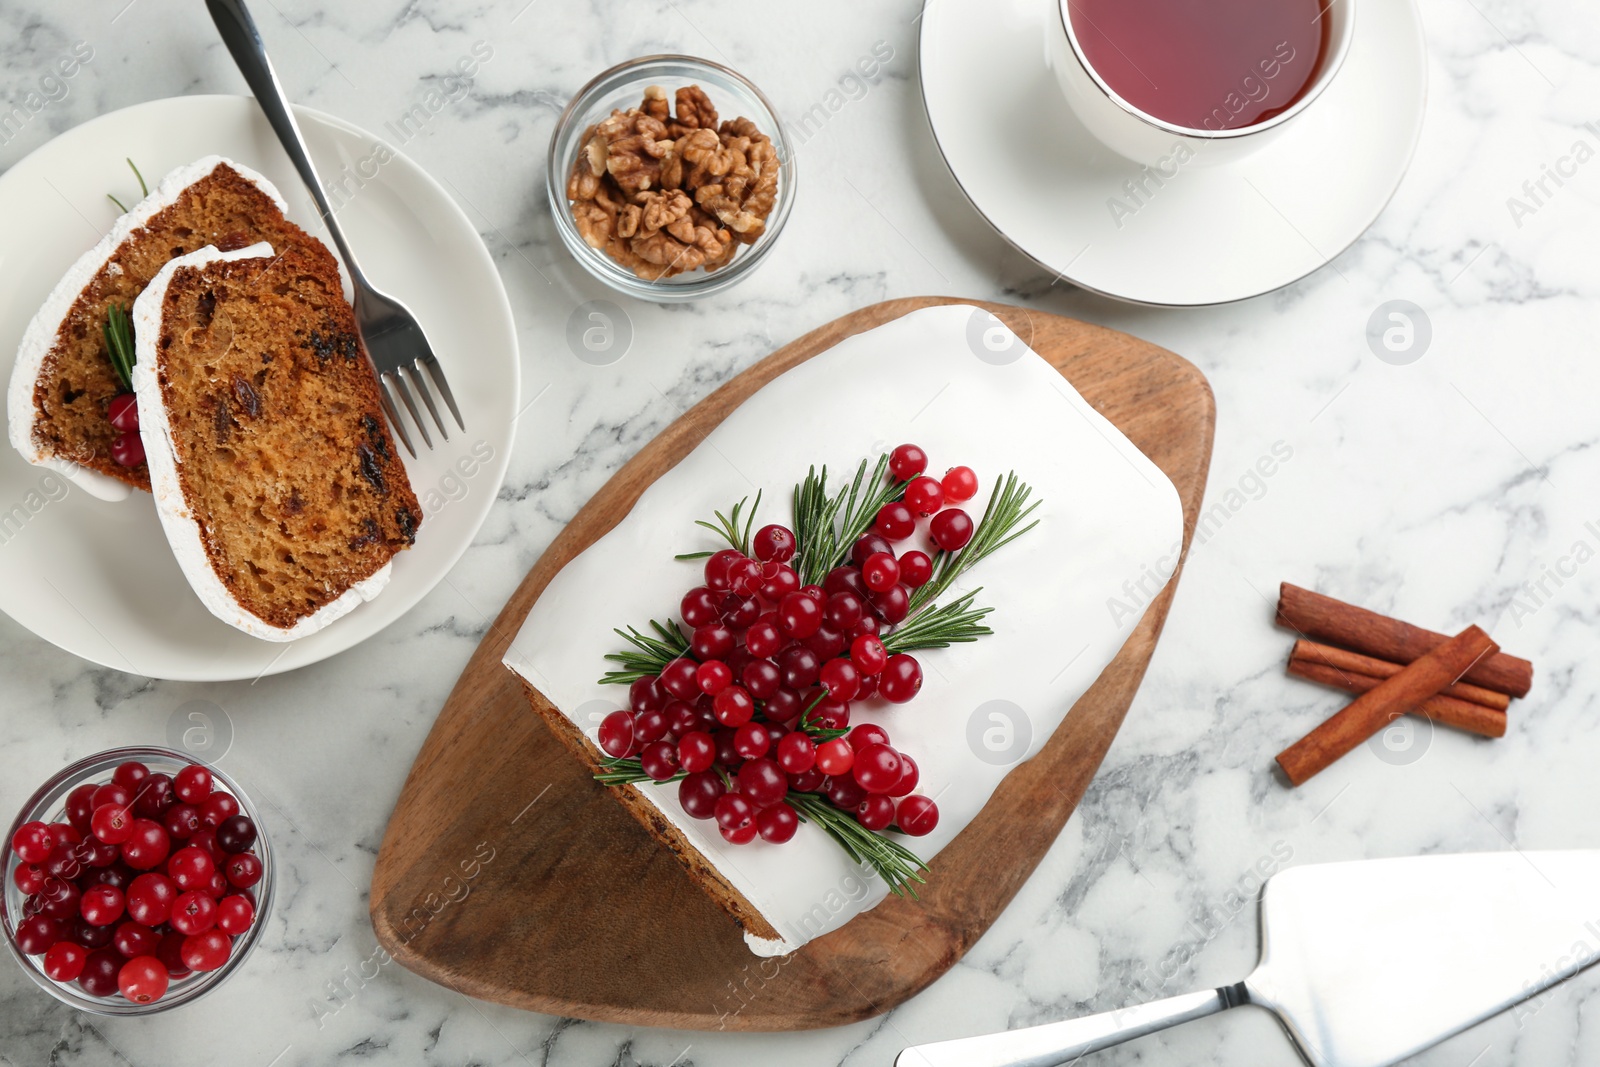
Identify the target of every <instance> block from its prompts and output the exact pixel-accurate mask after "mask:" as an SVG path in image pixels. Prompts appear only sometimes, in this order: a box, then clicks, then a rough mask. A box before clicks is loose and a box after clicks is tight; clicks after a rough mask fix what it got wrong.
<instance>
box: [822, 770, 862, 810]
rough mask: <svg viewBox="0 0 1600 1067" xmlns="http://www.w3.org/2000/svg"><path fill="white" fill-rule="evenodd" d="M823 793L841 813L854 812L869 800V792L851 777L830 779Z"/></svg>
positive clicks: (846, 775) (843, 776)
mask: <svg viewBox="0 0 1600 1067" xmlns="http://www.w3.org/2000/svg"><path fill="white" fill-rule="evenodd" d="M823 792H824V793H826V794H827V796H828V802H829V803H830V804H832V805H833V806H834V807H836V808H838V809H840V810H841V811H854V810H855V809H856V808H857V807H858V806H859V805H860V803H861V802H862V801H863V800H865V799H867V791H866V790H865V789H862V788H861V787H860V786H859V785H857V784H856V780H855V779H854V778H852V777H851V776H850V775H848V774H845V775H840V776H839V777H837V778H829V779H828V783H827V785H826V786H824V787H823Z"/></svg>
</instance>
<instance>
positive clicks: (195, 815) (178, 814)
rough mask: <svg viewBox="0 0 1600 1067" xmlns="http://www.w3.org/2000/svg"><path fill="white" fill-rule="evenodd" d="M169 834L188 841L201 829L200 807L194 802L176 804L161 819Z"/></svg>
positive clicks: (173, 837) (174, 837) (176, 839)
mask: <svg viewBox="0 0 1600 1067" xmlns="http://www.w3.org/2000/svg"><path fill="white" fill-rule="evenodd" d="M161 825H162V826H163V827H165V828H166V831H167V836H168V837H170V838H172V839H173V840H175V841H187V840H189V838H191V837H193V836H194V835H195V831H197V830H199V829H200V809H199V808H196V807H195V806H194V805H193V804H174V805H172V807H170V808H168V809H167V813H166V815H164V816H163V817H162V819H161Z"/></svg>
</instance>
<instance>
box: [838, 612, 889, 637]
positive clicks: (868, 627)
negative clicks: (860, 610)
mask: <svg viewBox="0 0 1600 1067" xmlns="http://www.w3.org/2000/svg"><path fill="white" fill-rule="evenodd" d="M882 629H883V624H882V623H880V622H879V621H878V617H877V616H876V615H863V616H861V619H860V621H859V622H857V623H856V624H855V625H854V626H852V627H850V629H849V630H847V631H845V639H846V640H848V641H854V640H855V639H856V638H858V637H877V636H878V632H879V631H880V630H882Z"/></svg>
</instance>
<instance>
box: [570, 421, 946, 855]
mask: <svg viewBox="0 0 1600 1067" xmlns="http://www.w3.org/2000/svg"><path fill="white" fill-rule="evenodd" d="M927 466H928V457H927V454H926V453H925V452H923V450H922V449H920V448H918V447H917V446H916V445H901V446H900V447H898V448H896V449H895V450H894V451H893V452H892V453H891V454H890V458H889V470H890V472H891V473H892V474H893V475H894V477H895V479H896V481H900V482H905V483H907V484H906V487H905V492H904V498H903V499H902V500H900V501H895V502H891V503H889V504H885V505H884V506H883V507H882V508H881V509H880V510H879V512H878V514H877V517H876V521H875V522H874V524H873V528H872V531H871V532H869V533H867V534H864V535H863V536H862V537H860V538H859V539H858V540H857V541H856V542H855V544H854V545H853V546H852V548H851V552H850V562H848V563H845V564H843V565H841V566H839V567H836V568H834V569H833V570H832V571H830V572H829V573H828V575H827V576H826V577H825V578H824V579H823V582H822V584H821V585H807V586H802V585H801V584H800V577H799V575H798V574H797V573H796V571H795V569H794V568H793V567H791V566H790V565H789V561H790V560H792V559H793V558H794V555H795V550H796V544H795V535H794V533H793V532H792V531H791V530H789V529H788V528H786V527H783V526H778V525H771V526H764V527H762V528H761V529H760V530H759V531H757V532H756V535H755V537H754V539H753V540H752V542H751V546H750V548H751V555H750V556H748V557H747V556H745V555H744V554H743V553H741V552H738V551H736V550H734V549H731V548H730V549H723V550H722V551H720V552H717V553H715V554H714V555H712V556H711V558H710V559H708V560H707V561H706V565H705V584H704V585H701V586H697V587H695V588H694V589H691V590H689V592H688V593H686V594H685V595H684V597H683V601H682V603H681V605H680V612H681V614H682V616H683V621H684V623H685V624H686V625H687V627H688V628H689V630H690V631H691V637H690V639H689V654H688V655H686V656H682V657H680V658H678V659H675V660H673V661H672V662H670V663H668V664H667V665H666V667H665V668H664V669H663V670H662V671H661V673H660V674H659V675H656V676H647V677H643V678H639V679H637V680H636V681H635V682H634V683H633V684H632V687H631V688H630V689H629V692H628V703H629V708H628V710H619V711H614V712H612V713H611V714H610V715H607V716H606V717H605V719H604V720H603V721H602V722H601V724H600V735H599V741H600V747H601V749H602V750H603V751H605V753H606V754H607V755H610V756H613V757H615V758H619V759H621V758H626V757H630V756H637V757H638V759H639V763H640V766H641V769H642V770H643V771H644V773H645V774H646V775H647V776H649V777H650V778H651V779H653V780H654V781H658V782H666V781H671V780H672V779H673V778H677V777H680V775H681V776H682V777H681V782H680V784H679V786H678V799H679V802H680V803H681V804H682V805H683V809H684V811H686V812H687V813H688V814H689V815H690V816H691V817H693V818H696V819H715V820H716V821H717V825H718V827H719V829H720V831H721V833H722V836H723V839H724V840H726V841H729V842H731V843H732V844H736V845H742V844H747V843H749V842H751V841H753V840H755V838H756V837H757V836H760V837H761V839H762V840H764V841H769V842H773V843H782V842H785V841H788V840H789V839H790V838H792V837H794V835H795V831H796V829H797V828H798V826H799V817H798V815H797V813H796V812H795V809H794V807H793V806H792V805H791V804H789V803H788V802H787V797H788V795H789V793H790V792H791V791H793V792H799V793H816V794H820V795H822V796H825V797H826V798H827V799H828V800H829V801H830V802H831V803H832V804H833V805H834V806H835V807H837V808H839V809H841V810H844V811H848V812H852V813H853V814H854V815H855V817H856V819H857V821H859V822H860V823H861V825H862V826H864V827H866V828H867V829H869V830H883V829H886V828H888V827H889V826H891V825H893V826H896V827H897V828H898V829H899V830H900V831H902V832H903V833H906V834H910V835H912V836H921V835H923V834H927V833H929V832H931V831H932V830H933V828H934V827H935V826H936V825H938V821H939V809H938V807H937V806H936V805H935V804H934V802H933V801H932V800H930V799H928V798H927V797H924V796H918V795H913V794H912V790H914V789H915V788H916V786H917V781H918V776H919V774H918V770H917V764H916V762H915V761H914V760H913V759H912V758H911V757H910V756H909V755H906V754H905V753H903V752H899V751H897V750H896V749H895V748H894V747H893V746H892V745H891V744H890V740H889V734H888V731H886V730H884V729H883V728H882V727H879V726H874V725H870V724H861V725H858V726H856V727H854V728H853V729H850V728H849V725H850V709H851V704H852V702H855V701H861V700H866V699H867V698H869V697H872V696H874V695H877V696H881V697H883V698H884V699H886V700H888V701H890V702H891V703H895V704H904V703H906V702H907V701H909V700H911V699H912V698H913V697H915V696H916V695H917V692H918V690H920V689H921V688H922V668H921V667H920V666H919V665H918V663H917V661H916V659H915V658H914V657H913V656H911V655H909V654H906V653H899V654H897V655H890V654H889V653H888V651H887V650H886V649H885V648H884V644H883V641H882V639H881V637H880V635H886V634H887V632H888V631H889V630H890V629H892V628H893V627H894V626H895V625H896V624H897V623H899V622H901V621H903V620H904V619H905V618H906V616H907V615H908V614H909V613H910V610H911V595H912V592H913V591H914V590H916V589H918V588H920V587H921V586H923V585H924V584H926V583H927V582H928V580H929V579H930V578H932V576H933V560H932V559H931V558H929V556H928V555H927V553H925V552H920V551H915V550H912V551H907V552H903V553H901V554H900V555H899V556H896V554H895V550H894V545H895V544H897V543H899V542H903V541H905V540H906V539H907V538H909V537H910V536H911V535H912V534H913V533H914V532H915V530H916V526H917V519H918V517H919V516H921V517H927V516H930V515H931V516H932V520H931V522H930V523H929V527H928V533H929V536H930V538H931V539H932V540H933V542H934V544H936V545H937V546H938V547H939V548H941V549H943V550H944V551H947V552H956V551H959V550H960V549H962V548H964V547H966V545H967V543H968V542H969V541H971V540H972V534H973V523H972V519H971V518H970V517H969V516H968V515H967V513H966V512H965V511H962V510H961V509H960V508H953V507H952V508H945V507H944V505H945V504H946V503H947V502H949V503H960V502H963V501H966V500H969V499H971V498H972V496H973V495H974V494H975V493H976V492H977V489H978V479H977V475H975V474H974V473H973V472H972V470H971V469H970V468H967V467H955V468H952V469H951V470H950V471H949V472H948V473H947V474H945V476H944V478H943V479H942V480H941V479H934V478H931V477H928V476H926V475H925V474H924V472H925V471H926V470H927ZM941 509H943V510H941ZM846 731H847V732H846Z"/></svg>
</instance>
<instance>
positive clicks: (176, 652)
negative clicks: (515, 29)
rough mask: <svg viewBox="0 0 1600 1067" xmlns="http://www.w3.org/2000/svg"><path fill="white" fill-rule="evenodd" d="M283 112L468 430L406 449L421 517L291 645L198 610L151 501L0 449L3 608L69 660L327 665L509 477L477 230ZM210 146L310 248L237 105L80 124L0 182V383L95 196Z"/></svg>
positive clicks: (446, 206) (289, 185)
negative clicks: (102, 491)
mask: <svg viewBox="0 0 1600 1067" xmlns="http://www.w3.org/2000/svg"><path fill="white" fill-rule="evenodd" d="M295 114H296V116H297V117H298V118H299V120H300V126H301V129H302V130H303V131H304V133H305V136H306V140H307V142H309V144H310V147H311V155H312V157H313V158H314V159H315V160H316V161H317V166H318V168H319V169H320V170H321V172H322V176H323V178H324V180H325V181H332V182H336V183H338V182H340V179H341V178H343V179H345V180H344V181H343V182H342V185H343V188H344V189H346V190H347V196H348V199H347V200H346V201H345V202H344V203H343V204H342V205H341V206H340V207H339V208H338V210H339V220H340V221H341V222H342V223H343V224H344V226H345V229H346V232H348V234H349V236H350V244H351V245H352V246H353V247H354V248H355V249H356V250H357V254H358V255H359V256H360V257H361V265H362V267H363V268H365V269H366V271H367V273H368V274H370V275H371V277H372V280H373V282H374V283H376V284H377V285H378V286H380V287H381V288H382V289H384V290H385V291H387V292H392V293H394V294H395V295H396V296H398V297H399V298H401V299H402V300H404V301H405V302H406V303H407V304H409V305H410V306H411V308H412V309H413V310H414V311H415V312H416V314H417V318H418V319H419V320H420V321H421V322H422V324H423V326H424V327H425V328H426V329H427V331H428V337H429V340H430V341H431V342H432V344H433V348H434V351H435V352H436V353H438V356H439V361H440V363H441V364H442V365H443V366H444V369H445V373H446V374H447V375H448V376H449V380H450V385H451V388H452V390H453V391H454V393H455V397H456V400H457V401H458V402H459V404H460V406H461V414H462V416H463V418H464V419H465V420H466V424H467V432H466V433H465V434H460V433H457V432H454V427H452V431H453V432H452V434H451V440H450V441H449V442H448V443H447V444H442V445H441V444H440V443H439V441H438V439H437V437H435V440H434V443H435V445H436V446H437V447H436V450H435V451H432V452H429V451H426V450H423V451H422V452H421V456H420V458H419V459H416V460H413V459H411V457H410V456H405V457H403V458H404V459H405V461H406V470H407V473H408V474H409V475H410V477H411V485H412V488H413V489H414V490H415V491H416V494H417V497H418V499H419V500H420V501H421V503H422V505H423V516H424V517H423V522H422V529H421V530H420V531H419V533H418V535H417V543H416V546H415V547H414V548H412V549H411V550H410V551H407V552H402V553H401V554H400V555H399V556H398V557H396V559H395V561H394V576H393V578H392V580H391V581H390V583H389V586H388V588H387V589H385V590H384V592H383V594H382V595H381V596H379V597H378V598H377V599H376V600H374V601H372V602H371V603H368V604H363V605H361V606H360V607H358V608H357V609H356V610H354V611H352V612H351V613H350V614H349V615H347V616H345V617H344V618H342V619H340V620H338V621H337V622H335V623H334V624H333V625H331V626H329V627H328V628H327V629H326V630H323V631H321V632H320V633H316V634H313V635H311V636H310V637H305V638H302V639H301V640H299V641H294V642H290V643H288V644H274V643H272V642H269V641H262V640H259V639H257V638H254V637H250V636H248V635H246V634H245V633H243V632H242V631H239V630H236V629H234V628H233V627H231V626H229V625H228V624H227V623H224V622H222V621H221V620H219V619H217V618H216V617H215V616H213V615H212V614H211V613H210V612H209V611H207V610H206V609H205V607H204V606H203V605H202V604H201V603H200V599H199V598H198V597H197V596H195V594H194V591H193V590H192V589H190V587H189V583H188V581H187V580H186V579H185V578H184V576H183V572H182V571H180V570H179V569H178V564H177V562H176V561H175V560H174V559H173V555H172V549H171V548H170V547H169V546H168V544H167V539H166V537H165V536H164V535H163V534H162V532H161V524H160V522H159V520H158V519H157V517H156V511H155V505H154V503H153V502H152V501H151V499H150V496H149V494H147V493H134V494H132V495H131V496H130V497H129V498H128V499H126V500H124V501H122V502H120V503H107V502H105V501H103V500H96V499H94V498H93V497H92V496H91V495H90V494H89V493H88V492H85V491H84V490H83V489H81V488H79V487H77V486H73V485H71V484H70V483H68V482H66V481H65V480H64V479H63V478H62V477H61V475H59V474H57V473H56V472H55V471H53V470H49V469H46V468H44V467H34V466H29V465H28V464H27V463H25V462H24V461H23V460H22V457H20V456H19V455H17V453H16V452H15V451H13V450H12V449H11V448H10V447H9V446H8V445H5V444H3V443H0V611H3V612H5V613H6V614H7V615H9V616H11V617H12V618H13V619H15V620H16V621H17V622H19V623H21V624H22V625H23V626H25V627H27V628H28V629H30V630H32V631H33V632H34V633H36V634H38V635H39V636H40V637H42V638H44V639H45V640H46V641H49V642H51V643H52V644H55V645H59V646H60V647H62V648H64V649H66V650H67V651H69V652H72V653H75V654H77V655H79V656H82V657H83V658H84V659H88V660H93V661H94V662H95V663H99V664H102V665H104V666H108V667H114V668H116V669H117V670H121V671H127V672H128V673H130V674H139V675H145V676H148V677H153V678H170V679H177V680H182V681H220V680H233V679H243V678H256V677H259V676H261V675H263V674H273V673H277V672H279V671H286V670H290V669H292V668H294V667H303V666H305V665H307V664H310V663H315V662H317V661H318V660H321V659H326V658H327V657H328V656H331V655H333V654H335V653H337V652H342V651H344V650H345V649H347V648H349V647H350V646H352V645H354V644H356V643H358V642H360V641H363V640H365V639H366V638H368V637H371V636H372V635H373V634H375V633H377V632H378V631H379V630H381V629H383V628H384V627H385V626H387V625H389V623H391V622H393V621H394V620H395V619H397V618H399V617H400V616H401V615H402V614H404V613H405V612H406V611H407V610H408V609H410V608H411V607H412V606H413V605H414V604H416V603H417V601H419V600H421V599H422V598H423V597H424V596H426V595H427V593H428V592H429V591H430V590H431V589H433V587H434V586H435V585H437V584H438V583H439V581H440V580H441V579H443V578H444V576H445V575H446V574H447V573H448V572H449V570H450V568H451V567H452V566H454V565H455V562H456V560H458V559H460V558H461V554H462V553H463V552H465V551H466V549H467V546H468V545H470V544H471V543H472V539H473V537H474V536H475V535H476V534H477V532H478V527H479V526H480V525H481V524H482V522H483V519H484V516H485V515H487V514H488V512H489V506H490V505H491V504H493V503H494V499H495V495H496V493H497V492H498V491H499V488H500V482H501V480H502V479H503V478H504V477H505V471H506V464H507V462H508V461H509V459H510V455H511V438H512V430H513V426H514V423H515V421H516V415H517V409H518V401H517V392H518V382H519V378H520V366H519V363H518V358H517V336H516V328H515V326H514V325H513V323H512V320H511V306H510V303H509V302H508V301H507V299H506V291H505V288H504V286H503V285H502V284H501V281H500V274H499V272H498V271H496V270H495V266H494V261H493V260H492V259H491V258H490V256H489V252H488V250H487V249H486V248H484V246H483V241H482V239H481V238H480V237H479V236H478V231H477V227H475V226H474V225H473V224H472V222H471V221H470V220H468V218H467V217H466V216H465V215H464V214H462V212H461V209H460V208H459V207H457V206H456V204H455V202H454V201H453V200H452V199H451V198H450V195H449V194H448V193H446V192H445V190H444V189H443V188H442V187H440V186H439V184H438V183H436V182H435V181H434V180H433V179H432V178H430V177H428V175H427V174H425V173H424V172H423V171H422V169H421V168H420V167H418V166H417V165H416V164H415V163H413V162H411V161H410V160H409V159H407V158H406V157H404V156H401V155H399V154H398V153H396V154H395V155H394V157H393V158H392V159H390V160H389V161H388V162H386V163H382V164H381V165H378V164H376V163H375V162H374V156H373V151H374V145H375V144H376V143H377V140H378V139H377V138H375V137H374V136H372V135H371V134H369V133H365V132H363V131H362V130H360V129H358V128H357V127H355V126H352V125H350V124H348V123H346V122H343V121H341V120H339V119H336V118H332V117H330V116H328V115H323V114H320V113H318V112H315V111H311V110H308V109H306V108H296V109H295ZM213 152H215V153H218V154H220V155H224V156H227V157H229V158H231V159H236V160H238V161H239V162H241V163H244V164H246V165H248V166H250V167H253V168H255V169H256V170H258V171H260V172H262V173H263V174H265V175H266V176H267V177H268V178H270V179H271V180H272V182H273V183H274V184H275V185H277V187H278V189H279V190H280V191H281V192H282V193H283V195H284V197H285V199H287V200H288V201H289V216H290V218H292V219H294V221H296V222H298V223H299V224H300V225H301V226H304V227H305V228H306V229H308V230H310V231H312V232H313V233H316V234H318V235H319V236H323V237H324V238H326V234H325V232H324V230H323V228H322V225H321V222H320V220H319V219H318V217H317V213H316V209H315V208H314V207H313V206H312V204H311V198H310V194H308V193H307V192H306V189H305V186H304V185H302V184H301V182H300V179H299V178H298V177H296V175H295V171H294V168H293V167H292V166H291V165H290V163H289V159H288V157H287V156H285V155H284V154H283V150H282V149H281V148H280V147H279V146H278V142H277V140H276V139H275V138H274V137H273V136H272V131H271V130H270V129H269V128H268V126H267V123H266V120H265V119H264V118H263V117H262V115H261V109H260V108H258V107H257V106H256V102H255V101H254V100H252V99H249V98H245V97H237V96H188V97H177V98H174V99H170V100H155V101H151V102H150V103H146V104H139V105H137V106H135V107H130V108H125V109H124V110H122V111H117V112H113V113H112V114H109V115H102V116H101V117H99V118H97V119H94V120H92V121H90V122H86V123H84V124H83V125H82V126H78V127H77V128H75V129H72V130H69V131H67V132H66V133H64V134H62V135H61V136H60V137H57V138H56V139H55V140H53V141H51V142H49V143H48V144H46V145H44V146H43V147H41V148H39V149H38V150H37V151H35V152H34V153H33V154H32V155H30V156H28V157H27V158H26V159H24V160H23V161H22V162H21V163H18V164H17V165H16V166H14V167H12V168H11V169H10V170H9V171H7V172H6V173H5V174H4V175H0V218H3V219H4V220H5V224H4V225H3V226H0V383H4V382H5V381H8V380H9V379H10V377H11V365H12V361H13V360H14V358H15V356H16V347H17V342H18V341H19V340H20V339H21V337H22V331H23V328H24V327H25V326H27V324H28V320H29V319H30V318H31V317H32V316H33V313H34V311H35V310H36V309H37V308H38V306H39V304H40V303H41V302H42V301H43V300H44V298H45V294H46V293H48V292H49V291H50V288H51V287H52V286H53V285H55V284H56V281H57V280H58V279H59V278H60V277H61V275H62V273H63V272H64V271H65V270H66V269H67V267H68V266H69V265H70V264H71V263H72V261H73V260H74V259H76V258H77V257H78V256H79V255H80V254H81V253H82V252H83V251H84V250H85V249H86V248H88V247H89V246H91V245H92V244H94V242H95V241H96V240H97V239H98V238H99V235H100V233H101V232H103V231H104V230H106V229H108V228H109V227H110V226H111V223H112V221H113V220H114V219H115V218H116V216H117V214H118V212H117V208H116V207H114V206H113V205H112V204H111V202H110V201H109V200H107V199H106V193H107V192H113V193H116V194H118V195H119V196H120V197H121V198H122V200H123V202H124V203H132V201H133V199H137V198H138V195H139V190H138V185H137V183H136V182H135V181H134V179H133V175H132V174H130V173H129V171H128V168H127V165H126V164H125V163H124V162H123V157H125V156H126V157H130V158H132V159H133V160H134V161H135V162H136V163H138V164H139V167H140V169H141V170H142V171H143V172H144V174H145V176H146V177H147V178H150V179H152V180H153V179H155V178H159V177H160V176H161V175H163V174H165V173H166V172H167V171H169V170H171V169H172V168H173V167H175V166H178V165H180V164H183V163H189V162H192V161H194V160H196V159H199V158H200V157H201V156H204V155H208V154H210V153H213ZM358 183H359V184H358ZM3 441H4V434H0V442H3ZM419 447H420V442H419Z"/></svg>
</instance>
